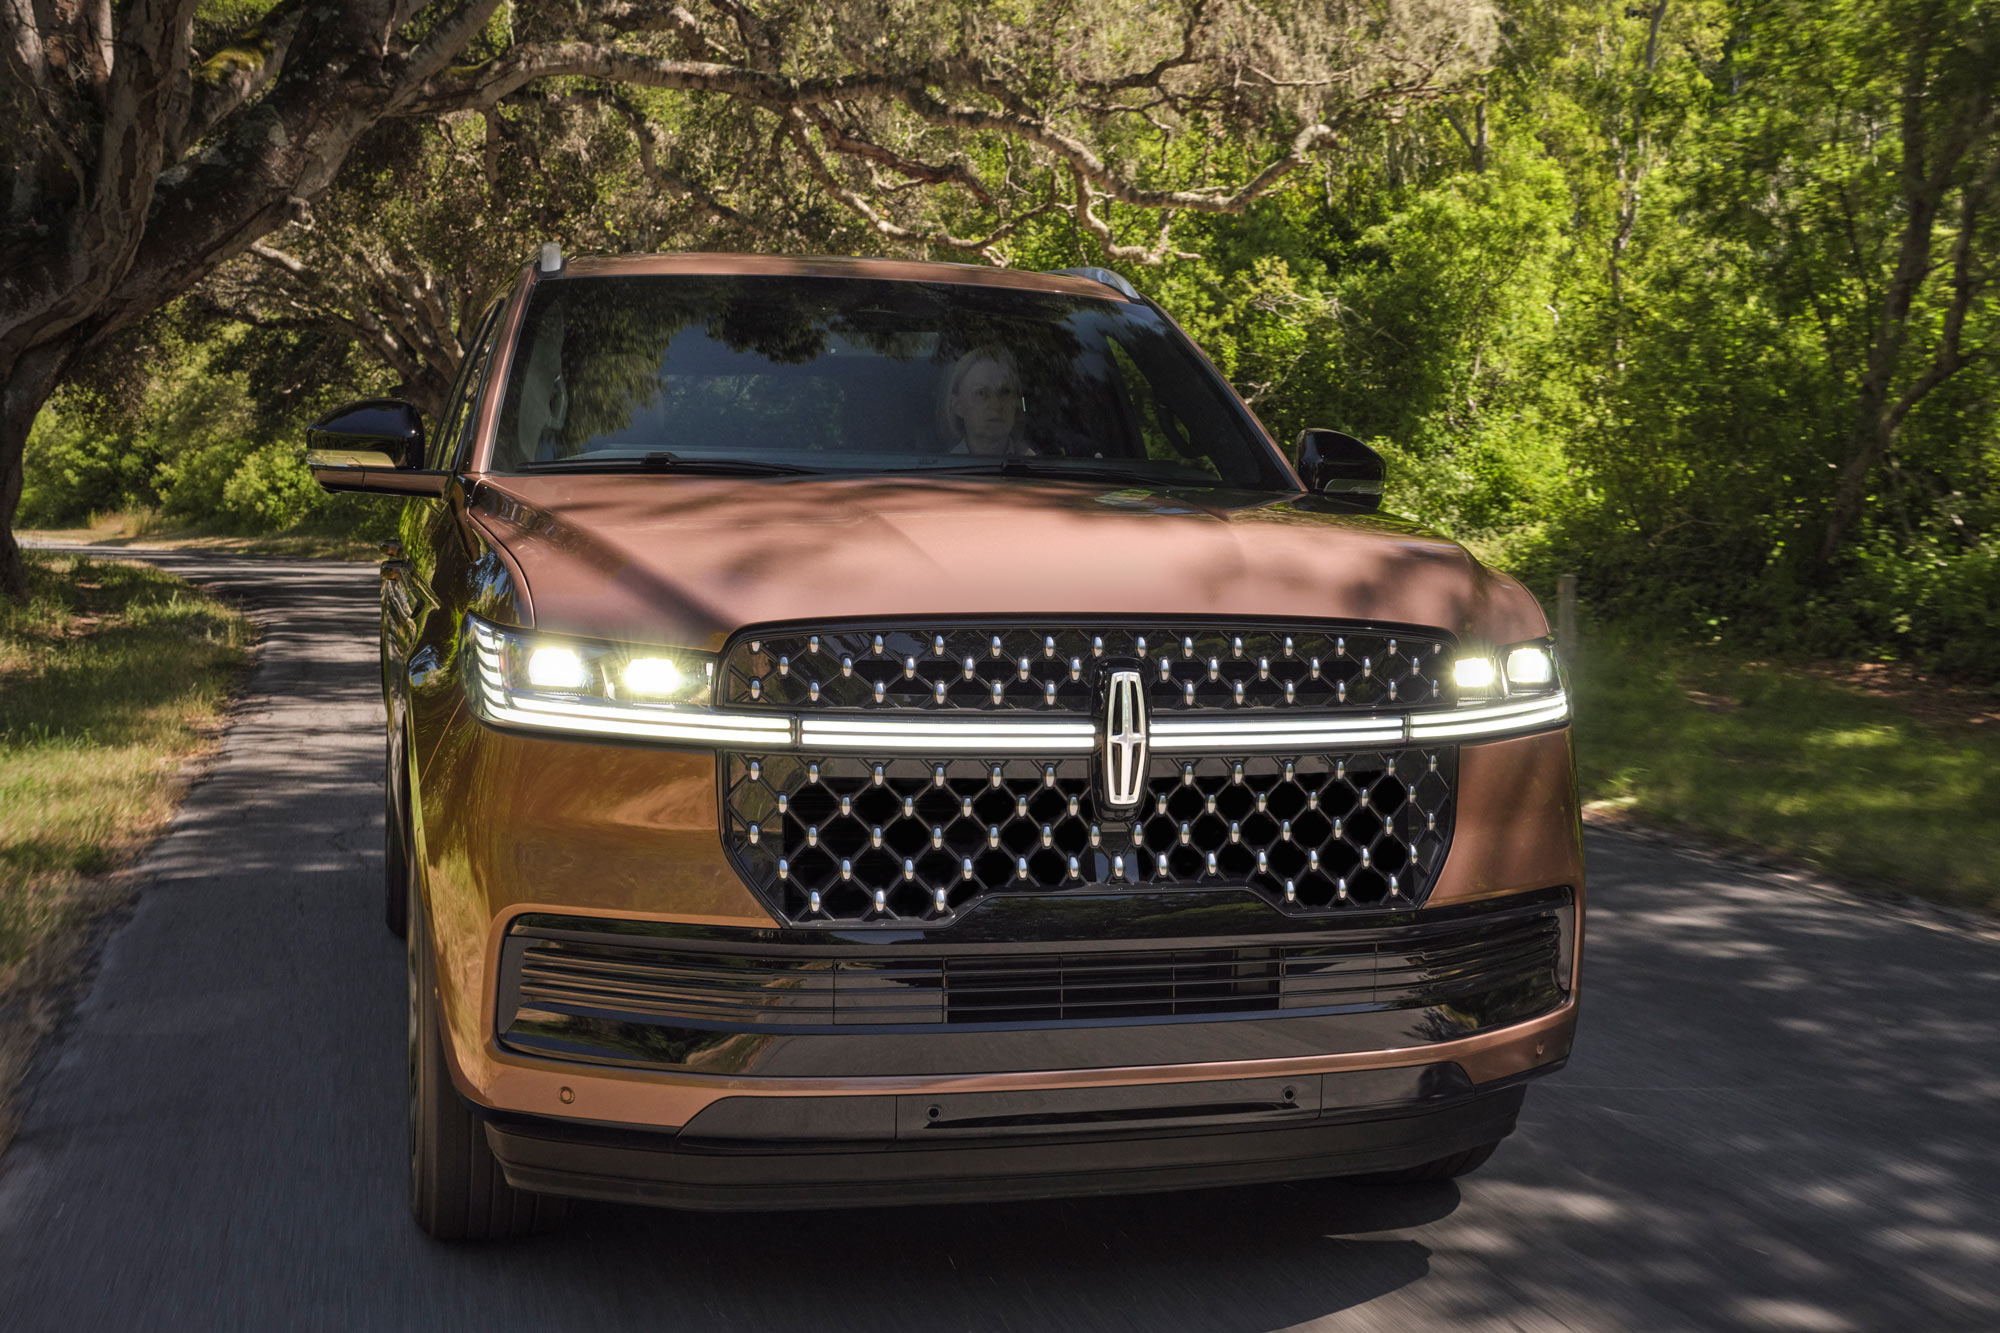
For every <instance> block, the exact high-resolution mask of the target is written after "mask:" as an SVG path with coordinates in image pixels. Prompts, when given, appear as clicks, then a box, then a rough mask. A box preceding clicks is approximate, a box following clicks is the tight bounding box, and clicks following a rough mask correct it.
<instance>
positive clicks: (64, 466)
mask: <svg viewBox="0 0 2000 1333" xmlns="http://www.w3.org/2000/svg"><path fill="white" fill-rule="evenodd" d="M337 350H338V351H339V353H340V357H339V359H338V361H337V362H336V365H337V366H338V367H339V368H340V369H341V370H342V371H347V370H350V369H354V367H350V366H349V365H348V359H347V358H348V351H349V349H347V348H346V347H340V348H339V349H337ZM119 351H120V352H121V353H123V355H121V356H119V357H118V358H117V361H116V364H117V365H121V366H123V367H124V368H125V371H124V374H123V376H122V377H116V376H114V374H113V363H112V362H111V361H110V359H107V363H106V364H105V365H104V366H102V367H100V368H99V369H98V372H97V373H96V374H95V375H92V376H89V377H85V378H83V379H81V380H80V381H79V382H78V383H77V384H75V385H73V386H71V387H70V388H69V389H66V390H65V391H63V392H62V393H61V394H59V395H58V396H57V397H56V398H55V399H54V400H53V401H52V402H51V403H50V405H49V406H48V407H47V408H45V409H44V410H43V411H42V413H41V415H40V417H39V418H38V419H37V421H36V424H35V429H34V432H33V433H32V434H31V435H30V437H29V440H28V450H27V466H26V486H25V488H24V490H23V492H22V497H21V508H20V522H21V525H22V526H24V527H30V528H33V527H67V526H78V525H82V524H85V523H87V522H88V521H89V520H90V518H91V517H92V516H93V515H95V514H102V513H107V512H111V511H131V510H157V511H158V513H159V515H160V517H161V519H162V520H163V521H164V522H165V524H166V525H167V526H169V527H172V528H181V529H189V530H200V531H205V532H214V533H241V534H270V533H278V532H287V531H294V530H304V531H309V532H314V533H324V534H333V533H344V532H349V531H355V532H359V531H364V530H365V531H369V532H373V531H377V530H383V531H386V529H387V526H388V520H386V519H385V518H383V517H382V516H380V515H379V514H377V512H376V511H377V510H378V509H380V508H381V506H379V505H367V504H356V503H355V502H354V497H346V496H330V495H328V494H326V493H325V492H324V491H322V490H321V489H320V488H319V486H318V485H317V484H316V483H315V482H314V481H313V479H312V474H311V473H310V472H309V471H307V470H306V467H305V444H304V426H305V423H306V422H307V421H309V420H311V419H312V418H313V417H315V416H317V415H319V414H320V412H322V411H324V410H325V409H326V408H327V407H329V406H331V405H332V404H333V403H334V402H335V401H338V399H340V398H344V397H349V396H354V395H356V394H357V393H358V392H361V391H364V390H365V389H366V388H367V387H371V386H370V385H369V376H368V375H367V374H366V373H365V372H364V373H363V375H362V376H360V377H359V379H360V382H359V383H354V382H352V381H350V383H349V384H346V385H342V384H339V383H335V384H333V385H331V386H326V385H320V384H313V385H312V388H311V390H310V391H294V392H290V393H286V392H284V391H283V390H282V389H280V388H278V387H277V386H276V385H274V383H273V380H274V376H276V375H277V374H280V373H283V374H289V375H291V376H293V377H295V378H296V376H297V374H298V371H299V369H300V363H299V361H298V360H297V359H296V358H297V354H298V353H299V351H300V347H299V344H298V343H297V342H296V341H295V340H283V341H281V342H279V343H278V345H276V346H273V345H271V340H270V339H268V338H263V339H261V340H260V338H259V337H257V336H254V335H253V332H252V331H250V330H246V329H243V328H241V327H229V326H219V327H212V328H199V327H197V328H196V329H194V330H192V331H191V330H190V329H188V328H187V327H185V326H180V325H177V324H175V323H174V322H173V321H171V320H169V321H163V322H161V323H159V324H157V325H155V326H153V327H150V328H148V329H147V330H146V332H145V336H144V337H143V338H142V339H141V340H138V341H137V342H135V343H134V344H129V345H127V346H124V347H121V348H120V349H119ZM140 352H143V357H136V356H135V355H134V354H135V353H140ZM306 360H307V363H308V364H310V361H311V358H310V357H307V358H306ZM135 361H136V363H137V364H138V365H139V366H140V367H141V369H139V370H137V371H136V373H135V372H134V370H133V369H132V366H133V365H134V363H135Z"/></svg>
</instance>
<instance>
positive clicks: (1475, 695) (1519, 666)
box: [1410, 639, 1569, 740]
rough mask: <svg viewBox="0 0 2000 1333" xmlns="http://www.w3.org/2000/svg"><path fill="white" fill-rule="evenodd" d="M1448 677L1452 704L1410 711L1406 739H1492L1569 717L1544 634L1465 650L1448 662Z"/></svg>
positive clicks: (1559, 674) (1558, 673)
mask: <svg viewBox="0 0 2000 1333" xmlns="http://www.w3.org/2000/svg"><path fill="white" fill-rule="evenodd" d="M1451 679H1452V684H1453V685H1455V686H1457V687H1458V707H1457V708H1454V709H1451V710H1449V711H1438V712H1434V713H1412V714H1411V715H1410V739H1411V740H1455V739H1463V740H1486V739H1496V738H1498V737H1500V736H1504V735H1508V734H1510V733H1513V732H1522V731H1539V730H1541V729H1543V728H1545V727H1552V726H1556V725H1558V724H1560V723H1564V722H1567V721H1569V695H1568V694H1567V693H1565V692H1564V690H1563V682H1562V670H1561V668H1560V666H1559V665H1558V663H1557V661H1556V650H1555V644H1554V642H1553V641H1551V640H1549V639H1531V640H1529V641H1528V642H1526V643H1510V644H1507V645H1506V646H1505V647H1502V648H1500V649H1499V650H1498V651H1497V652H1493V653H1468V654H1466V655H1465V656H1463V657H1460V658H1458V659H1457V660H1456V661H1454V662H1453V663H1452V664H1451Z"/></svg>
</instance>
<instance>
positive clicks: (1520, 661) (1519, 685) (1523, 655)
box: [1507, 643, 1556, 694]
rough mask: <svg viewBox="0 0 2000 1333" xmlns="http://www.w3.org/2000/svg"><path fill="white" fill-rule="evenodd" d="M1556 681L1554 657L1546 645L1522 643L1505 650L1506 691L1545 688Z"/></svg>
mask: <svg viewBox="0 0 2000 1333" xmlns="http://www.w3.org/2000/svg"><path fill="white" fill-rule="evenodd" d="M1555 683H1556V659H1555V655H1554V653H1552V652H1551V651H1550V650H1549V648H1548V646H1547V645H1545V644H1540V643H1523V644H1519V645H1517V646H1515V647H1513V648H1509V649H1508V650H1507V693H1509V694H1522V693H1532V692H1534V691H1537V690H1547V689H1548V688H1549V687H1551V686H1553V685H1554V684H1555Z"/></svg>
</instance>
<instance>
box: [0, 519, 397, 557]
mask: <svg viewBox="0 0 2000 1333" xmlns="http://www.w3.org/2000/svg"><path fill="white" fill-rule="evenodd" d="M15 535H16V536H17V537H20V538H21V539H23V540H25V541H42V542H51V543H57V544H62V545H84V544H89V545H94V546H144V547H150V548H153V549H156V550H204V551H229V552H233V553H235V554H237V555H263V556H275V557H279V558H282V559H287V560H379V559H381V558H382V552H381V550H380V549H379V547H378V545H377V543H376V542H374V541H372V540H370V539H367V538H364V537H357V536H355V535H354V534H353V533H352V532H349V531H345V530H342V529H340V528H326V529H320V528H315V527H313V526H311V525H306V526H302V527H298V528H293V529H289V530H287V531H283V532H271V533H262V534H258V535H255V536H244V535H242V534H240V533H230V532H224V531H220V530H217V529H213V528H208V527H203V526H201V525H199V524H196V525H188V524H178V523H174V522H172V521H170V520H167V519H165V518H163V517H161V515H160V514H159V513H157V512H156V511H154V510H151V509H130V510H120V511H115V512H112V513H105V514H92V515H91V516H90V518H89V520H88V521H87V522H86V523H85V524H84V525H83V526H81V527H74V528H40V529H29V530H24V531H21V532H17V533H16V534H15Z"/></svg>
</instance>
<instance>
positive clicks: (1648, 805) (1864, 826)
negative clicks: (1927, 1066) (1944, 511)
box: [1571, 560, 2000, 911]
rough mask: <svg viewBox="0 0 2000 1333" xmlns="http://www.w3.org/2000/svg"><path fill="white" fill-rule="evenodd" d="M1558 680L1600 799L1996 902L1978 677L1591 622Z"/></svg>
mask: <svg viewBox="0 0 2000 1333" xmlns="http://www.w3.org/2000/svg"><path fill="white" fill-rule="evenodd" d="M1988 568H1989V569H1990V568H1991V561H1990V560H1989V562H1988ZM1989 586H1990V585H1989ZM1989 595H1990V594H1989ZM1989 605H1990V603H1989ZM1990 623H1991V622H1990V621H1989V624H1990ZM1571 679H1572V680H1573V681H1574V682H1575V697H1576V713H1577V718H1576V745H1577V783H1578V786H1579V788H1580V789H1581V791H1582V793H1583V796H1584V799H1585V800H1586V801H1587V802H1594V803H1595V804H1596V807H1597V808H1598V809H1600V810H1605V811H1619V810H1634V811H1637V812H1639V813H1641V814H1643V815H1645V816H1646V817H1647V818H1648V819H1650V820H1653V821H1656V822H1659V823H1664V824H1668V825H1672V826H1674V827H1677V828H1683V829H1687V830H1689V831H1690V832H1693V833H1695V834H1697V835H1700V836H1702V837H1705V838H1709V839H1719V840H1722V841H1726V842H1731V843H1736V844H1739V845H1747V846H1749V847H1752V848H1758V849H1777V850H1781V851H1783V852H1784V853H1786V854H1788V855H1790V856H1793V857H1797V858H1801V859H1804V860H1806V861H1809V862H1811V863H1812V864H1814V865H1816V866H1818V867H1820V868H1822V869H1825V870H1828V871H1832V872H1834V873H1836V874H1838V875H1841V876H1844V877H1847V878H1852V879H1860V880H1867V881H1874V882H1876V883H1881V884H1886V885H1894V886H1897V887H1906V888H1909V889H1911V890H1912V891H1914V892H1917V893H1920V894H1922V895H1923V896H1925V897H1931V898H1938V899H1942V900H1944V901H1955V902H1958V903H1960V904H1962V905H1965V906H1968V907H1979V908H1984V909H1986V910H1989V911H1990V910H1993V909H1995V908H2000V870H1996V867H2000V822H1996V821H1995V820H1994V818H1993V813H1992V812H1993V810H1994V807H1995V804H1996V803H2000V738H1996V737H1995V736H1994V735H1993V734H1992V728H1991V727H1990V726H1984V725H1979V723H1980V722H1981V720H1982V719H1983V718H1988V717H1990V714H1991V710H1992V702H1991V695H1990V694H1987V695H1985V696H1983V697H1982V696H1980V695H1977V694H1975V693H1974V692H1972V691H1968V690H1955V691H1954V690H1948V689H1946V688H1945V687H1944V686H1943V685H1942V684H1941V683H1940V682H1937V681H1913V680H1905V681H1900V682H1898V681H1895V680H1893V679H1892V680H1891V681H1890V682H1889V683H1890V684H1898V685H1899V686H1900V688H1898V689H1895V690H1893V691H1888V692H1885V693H1870V692H1869V691H1868V690H1865V689H1864V688H1862V685H1861V683H1860V682H1859V681H1857V680H1853V679H1842V678H1831V677H1827V676H1821V675H1813V674H1808V673H1804V672H1800V671H1796V670H1785V669H1781V668H1779V667H1777V666H1775V665H1773V664H1772V663H1769V662H1755V661H1745V660H1743V659H1741V658H1740V657H1737V656H1734V655H1733V654H1730V653H1729V652H1727V651H1725V650H1718V649H1714V648H1708V649H1689V648H1687V647H1685V646H1681V645H1677V644H1674V643H1672V642H1664V641H1660V640H1658V639H1653V638H1648V637H1643V636H1642V637H1628V636H1624V635H1619V634H1615V633H1611V632H1608V631H1605V630H1600V631H1599V632H1597V633H1594V634H1593V635H1592V636H1591V637H1590V639H1589V640H1588V641H1587V648H1586V651H1585V653H1584V654H1583V655H1582V657H1581V658H1580V659H1579V660H1577V661H1575V662H1573V663H1572V672H1571ZM1879 688H1880V687H1879V686H1878V689H1879Z"/></svg>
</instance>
